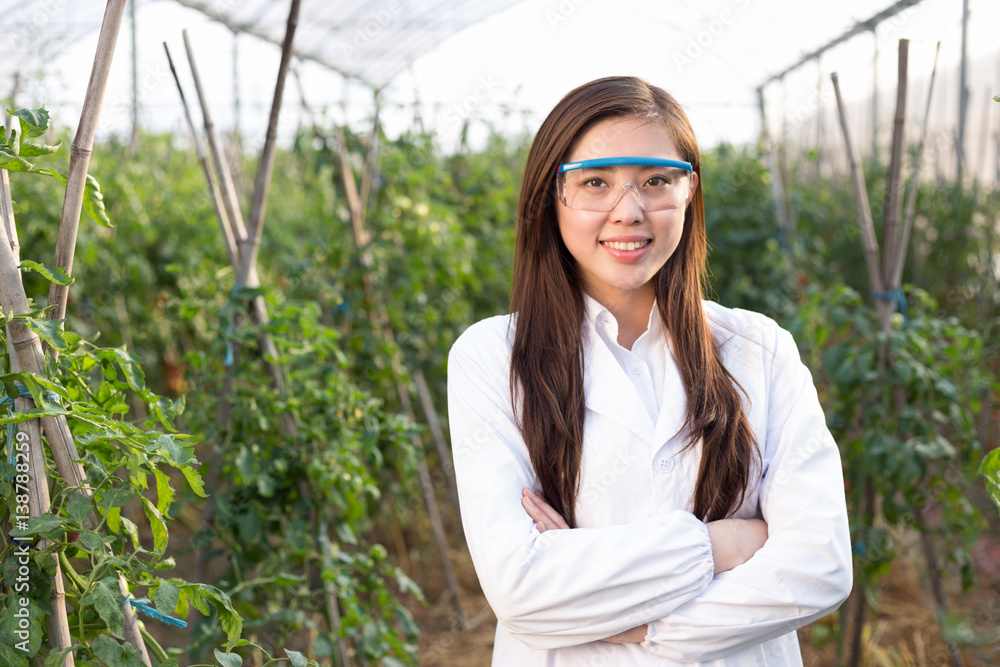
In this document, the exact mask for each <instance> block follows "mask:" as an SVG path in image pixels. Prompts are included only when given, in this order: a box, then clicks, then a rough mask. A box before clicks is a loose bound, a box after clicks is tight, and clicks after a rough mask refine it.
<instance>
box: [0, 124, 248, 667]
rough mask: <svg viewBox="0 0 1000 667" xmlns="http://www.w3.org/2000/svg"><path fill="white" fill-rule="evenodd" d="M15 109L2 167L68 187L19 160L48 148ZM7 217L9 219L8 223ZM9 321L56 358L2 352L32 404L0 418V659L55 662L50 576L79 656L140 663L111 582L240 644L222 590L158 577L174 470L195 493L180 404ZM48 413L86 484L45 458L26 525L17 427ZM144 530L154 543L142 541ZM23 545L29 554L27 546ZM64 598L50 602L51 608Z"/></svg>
mask: <svg viewBox="0 0 1000 667" xmlns="http://www.w3.org/2000/svg"><path fill="white" fill-rule="evenodd" d="M13 114H14V116H15V117H16V118H17V119H18V120H19V122H20V127H21V132H20V136H18V133H17V131H16V130H12V131H11V132H9V133H7V134H5V135H4V136H0V139H3V146H2V147H0V166H2V167H3V168H5V169H7V170H9V171H20V172H28V173H31V174H33V175H35V174H41V175H45V176H50V177H54V178H56V179H57V180H59V181H60V182H65V178H64V177H62V176H61V174H60V173H59V172H57V171H55V170H54V169H42V168H38V167H36V166H35V165H34V164H32V163H30V162H29V161H28V160H27V158H28V157H31V158H36V157H44V156H48V155H51V154H53V153H55V152H56V150H57V149H58V146H57V145H56V146H46V145H42V144H34V143H31V142H27V141H24V139H25V138H28V137H38V136H42V135H43V134H44V133H45V131H46V129H47V127H48V114H47V112H45V110H44V109H35V110H27V109H20V110H17V111H16V112H13ZM4 187H6V178H5V179H4ZM85 209H86V210H87V212H88V213H89V214H90V215H91V217H93V218H94V219H95V220H97V221H99V222H102V223H103V224H110V221H109V220H108V218H107V215H106V213H105V210H104V206H103V201H102V196H101V193H100V188H99V186H98V184H97V181H96V179H94V178H93V177H88V184H87V190H86V200H85ZM5 217H6V213H5ZM9 222H10V224H13V220H10V221H9ZM8 233H10V230H9V229H8ZM4 242H7V241H6V239H5V241H4ZM22 268H23V269H24V270H31V271H34V272H36V273H38V274H39V275H40V276H42V277H44V278H45V279H46V280H48V281H53V282H58V283H59V284H63V285H66V284H68V283H69V282H70V279H69V278H68V276H66V274H65V273H64V272H63V271H61V270H59V269H56V268H52V267H48V266H45V265H44V264H41V263H38V262H34V261H25V262H23V263H22ZM15 319H16V320H17V321H18V322H21V323H23V324H24V325H26V326H27V327H28V328H29V329H30V330H31V331H32V332H34V333H35V334H36V335H38V336H39V338H41V339H42V340H43V341H44V342H45V343H46V344H47V345H48V346H49V347H50V348H51V349H52V350H54V351H55V352H56V353H58V356H47V357H46V363H45V369H44V370H45V372H44V374H43V375H37V374H33V373H29V372H13V371H11V365H12V364H11V360H10V358H9V356H7V355H2V356H0V364H2V366H3V373H2V374H0V382H2V383H3V388H4V393H5V394H6V397H7V398H8V399H9V400H10V401H11V402H13V401H14V400H16V399H18V398H19V397H20V396H22V395H24V394H25V393H27V394H29V395H30V396H31V398H32V399H33V401H34V405H35V407H34V408H32V409H22V410H18V411H15V412H12V414H10V415H9V416H4V417H2V418H0V423H3V424H7V425H9V427H8V428H7V429H6V438H5V440H6V449H7V452H8V454H9V458H8V459H7V460H5V461H0V497H2V498H3V517H4V519H5V520H7V521H9V523H10V525H11V526H13V530H12V531H10V538H11V539H10V541H7V540H5V541H4V543H3V546H2V548H0V559H2V561H3V564H4V565H3V582H4V589H3V591H2V592H0V627H2V628H3V629H4V632H3V633H2V637H0V657H2V662H3V664H5V665H12V666H17V665H28V664H29V661H30V660H31V659H32V658H34V657H35V656H45V664H46V665H56V664H61V663H62V659H61V653H60V651H59V650H58V649H57V648H51V647H50V649H49V650H46V649H45V648H44V645H45V639H46V637H47V635H48V633H47V630H46V628H44V627H43V623H42V621H43V617H44V616H45V615H52V614H53V612H54V609H53V603H54V602H53V599H50V590H51V585H52V584H51V576H52V575H53V574H54V573H55V572H56V568H57V567H60V568H61V570H62V572H63V573H64V575H65V577H66V581H67V583H68V587H67V590H66V601H65V604H66V607H67V612H68V613H67V617H68V621H69V629H70V633H71V637H70V641H71V643H72V646H71V648H69V649H66V650H67V651H72V652H73V654H74V656H76V658H77V659H80V660H90V661H93V664H106V665H109V666H111V667H117V666H118V665H136V664H141V662H139V661H138V658H137V656H138V650H137V649H136V648H135V647H134V646H132V645H131V644H129V643H120V642H119V640H121V639H124V630H123V623H124V615H123V612H122V605H123V604H127V602H126V598H125V596H124V595H123V593H122V591H121V590H120V584H119V581H120V579H119V577H122V579H121V580H123V581H125V582H126V585H127V586H128V589H129V590H130V591H138V590H146V591H148V593H149V595H150V596H151V597H152V598H153V600H154V601H155V604H156V606H157V608H158V611H159V612H160V613H161V614H164V615H169V614H172V613H174V612H175V611H176V610H180V611H181V612H182V613H183V610H184V609H185V608H186V606H187V605H189V604H190V605H193V606H195V607H197V608H198V609H199V610H201V611H202V612H203V613H206V614H207V613H209V608H210V607H214V608H215V610H216V612H217V613H218V615H219V618H220V619H221V620H222V622H223V624H224V625H225V627H226V629H227V636H228V644H229V645H230V646H232V645H233V644H234V643H235V642H236V641H237V640H238V639H239V636H240V631H241V624H242V619H241V618H240V617H239V615H237V614H236V613H235V612H234V611H233V608H232V606H231V604H230V602H229V599H228V597H227V596H226V595H225V594H224V593H222V592H221V591H219V590H217V589H215V588H213V587H211V586H205V585H195V584H189V583H188V582H186V581H183V580H181V579H176V578H172V579H164V578H163V577H162V576H161V573H162V572H165V571H166V570H169V569H170V568H171V566H172V561H171V559H169V558H166V557H165V550H166V547H167V543H168V523H169V520H170V514H169V513H170V510H171V508H172V505H173V501H174V497H175V493H176V490H175V487H174V484H175V483H176V482H175V481H174V480H173V479H172V478H171V475H170V471H172V470H173V471H176V472H177V473H178V474H180V475H181V476H182V477H183V478H184V480H185V481H186V482H187V485H188V487H189V488H190V489H191V490H192V491H193V492H194V493H197V494H203V493H204V492H203V490H202V482H201V477H200V475H199V473H198V470H197V465H198V461H197V460H196V459H195V457H194V456H193V454H192V452H191V449H192V447H193V444H194V443H193V441H192V440H191V438H190V437H189V436H186V435H184V434H181V433H178V432H177V431H176V430H175V428H174V420H175V419H176V417H177V415H178V414H179V413H180V412H181V410H182V409H183V405H184V404H183V401H176V402H172V401H169V400H166V399H163V398H161V397H159V396H157V395H156V394H155V393H153V392H152V391H150V390H149V389H148V388H147V387H146V384H145V377H144V373H143V371H142V368H141V366H140V363H139V360H138V358H137V357H135V356H134V355H133V354H132V353H130V352H129V351H127V350H125V349H124V348H106V347H100V346H98V345H96V344H94V343H93V342H91V341H88V340H85V339H84V338H82V337H81V336H79V335H77V334H75V333H72V332H70V331H65V332H64V331H62V329H61V327H60V325H61V323H60V322H56V321H52V320H49V319H46V318H45V316H44V313H43V312H42V311H41V310H39V309H35V310H32V311H31V312H28V313H20V314H15V313H13V312H5V313H4V314H3V322H4V324H5V325H6V324H8V323H10V322H12V321H13V320H15ZM3 332H4V333H3V334H2V335H0V340H2V341H3V343H4V346H3V349H8V345H7V344H8V343H10V341H8V336H7V333H8V332H9V328H8V327H6V326H5V327H4V329H3ZM136 401H138V402H140V403H141V404H142V405H144V406H145V408H146V411H147V413H148V414H149V415H150V416H149V417H148V418H146V419H142V420H138V421H129V420H128V419H127V417H128V415H129V412H130V409H131V408H130V404H132V403H134V402H136ZM51 416H61V417H64V418H65V419H66V420H67V422H68V424H69V425H70V427H71V429H72V436H73V439H74V441H75V442H76V443H77V444H78V445H79V446H80V451H81V461H80V463H81V464H82V466H83V471H84V473H85V475H86V487H87V488H86V489H82V488H80V487H75V486H74V484H73V483H71V482H68V481H67V480H65V479H63V478H61V476H60V475H59V472H58V471H57V470H56V469H55V466H54V465H53V464H52V462H51V461H46V465H45V466H44V467H45V468H47V469H48V470H47V475H48V476H49V477H50V479H51V480H52V481H54V483H55V491H54V492H53V495H52V499H51V506H50V507H48V508H43V509H45V510H46V511H44V513H42V514H40V515H35V516H31V517H30V518H28V517H26V516H25V513H24V512H23V511H22V510H23V509H24V508H25V507H26V506H27V505H28V503H29V501H30V498H29V497H28V491H29V490H30V489H31V488H32V487H31V486H30V482H31V480H30V475H29V474H28V471H29V466H28V464H27V462H26V460H25V449H26V448H22V443H23V442H24V441H25V439H23V438H22V436H23V435H25V434H24V433H17V434H16V435H15V428H14V425H16V424H19V423H23V422H29V421H32V420H36V419H38V418H40V417H51ZM35 451H41V450H40V449H38V450H35ZM153 489H155V500H154V499H153V493H152V490H153ZM140 517H144V518H140ZM140 524H144V525H145V527H146V528H147V529H148V530H149V532H150V534H151V538H149V537H147V538H145V540H144V539H143V538H142V537H141V536H140V529H139V526H140ZM150 542H151V544H150ZM29 544H33V545H36V546H37V548H36V549H34V550H32V549H28V548H27V545H29ZM57 564H58V565H57ZM60 603H61V602H60V601H59V600H58V599H55V604H60ZM15 630H17V631H19V632H15ZM145 643H146V645H147V648H148V650H149V651H150V654H151V655H152V656H153V657H155V659H156V660H157V664H160V665H176V659H173V658H170V657H168V655H167V653H166V651H165V650H164V649H163V648H162V647H160V646H159V644H157V642H156V641H155V640H153V639H152V637H149V636H146V637H145ZM63 653H65V651H64V652H63Z"/></svg>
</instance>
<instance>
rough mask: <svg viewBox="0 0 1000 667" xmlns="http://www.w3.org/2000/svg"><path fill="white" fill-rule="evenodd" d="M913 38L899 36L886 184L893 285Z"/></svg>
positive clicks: (886, 264)
mask: <svg viewBox="0 0 1000 667" xmlns="http://www.w3.org/2000/svg"><path fill="white" fill-rule="evenodd" d="M909 46H910V40H908V39H901V40H899V65H898V68H897V79H896V115H895V118H894V119H893V125H892V149H891V153H890V157H889V174H888V176H887V178H886V185H885V212H884V217H883V220H884V222H883V227H882V246H883V252H882V280H883V282H884V283H885V284H886V286H888V287H891V282H892V280H891V279H892V275H893V272H894V271H895V266H894V264H895V260H896V254H897V248H898V246H899V241H898V239H897V238H896V237H897V227H898V225H899V213H900V209H901V205H902V202H903V196H902V195H903V179H902V170H903V146H904V144H905V143H906V140H905V137H904V132H903V130H904V123H905V121H906V80H907V77H906V68H907V63H908V60H909V58H908V55H909Z"/></svg>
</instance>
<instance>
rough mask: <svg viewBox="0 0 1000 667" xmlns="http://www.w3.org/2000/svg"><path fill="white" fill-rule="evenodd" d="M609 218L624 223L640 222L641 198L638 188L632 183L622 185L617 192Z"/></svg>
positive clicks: (641, 213) (641, 214)
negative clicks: (616, 198) (616, 199)
mask: <svg viewBox="0 0 1000 667" xmlns="http://www.w3.org/2000/svg"><path fill="white" fill-rule="evenodd" d="M611 218H612V220H613V221H614V222H621V223H624V224H626V225H630V224H637V223H640V222H642V218H643V208H642V199H640V197H639V190H638V189H636V187H635V185H633V184H632V183H626V184H625V185H623V186H622V189H621V192H619V193H618V201H616V202H615V205H614V207H613V208H612V209H611Z"/></svg>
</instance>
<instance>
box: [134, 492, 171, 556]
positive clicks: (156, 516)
mask: <svg viewBox="0 0 1000 667" xmlns="http://www.w3.org/2000/svg"><path fill="white" fill-rule="evenodd" d="M139 500H141V501H142V506H143V509H144V510H145V512H146V518H147V519H149V529H150V530H151V531H152V533H153V549H154V550H155V551H159V552H162V551H163V550H164V549H166V548H167V524H166V522H165V521H164V520H163V513H162V512H160V510H158V509H156V506H155V505H154V504H153V503H152V501H150V500H149V498H146V497H145V496H139Z"/></svg>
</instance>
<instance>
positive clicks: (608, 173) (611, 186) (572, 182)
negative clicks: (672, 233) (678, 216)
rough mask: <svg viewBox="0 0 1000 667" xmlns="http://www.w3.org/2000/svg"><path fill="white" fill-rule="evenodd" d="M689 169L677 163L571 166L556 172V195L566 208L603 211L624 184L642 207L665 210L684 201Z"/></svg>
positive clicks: (618, 196) (614, 203)
mask: <svg viewBox="0 0 1000 667" xmlns="http://www.w3.org/2000/svg"><path fill="white" fill-rule="evenodd" d="M689 174H690V172H689V171H687V170H685V169H679V168H676V167H661V166H645V165H640V166H616V167H589V168H586V169H571V170H569V171H564V172H562V173H560V174H558V175H557V176H556V188H557V189H558V192H559V199H560V201H562V203H563V204H565V205H566V206H568V207H569V208H574V209H578V210H582V211H601V212H606V211H610V210H611V209H613V208H614V207H615V206H617V205H618V202H619V201H620V200H621V198H622V197H623V196H626V195H627V193H626V192H625V190H626V188H627V189H629V190H631V191H632V193H633V195H634V196H635V198H636V200H637V201H638V202H639V205H640V206H641V207H642V208H643V210H645V211H665V210H667V209H672V208H678V207H679V206H683V205H684V203H685V202H686V201H687V193H688V183H689V181H688V175H689Z"/></svg>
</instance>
